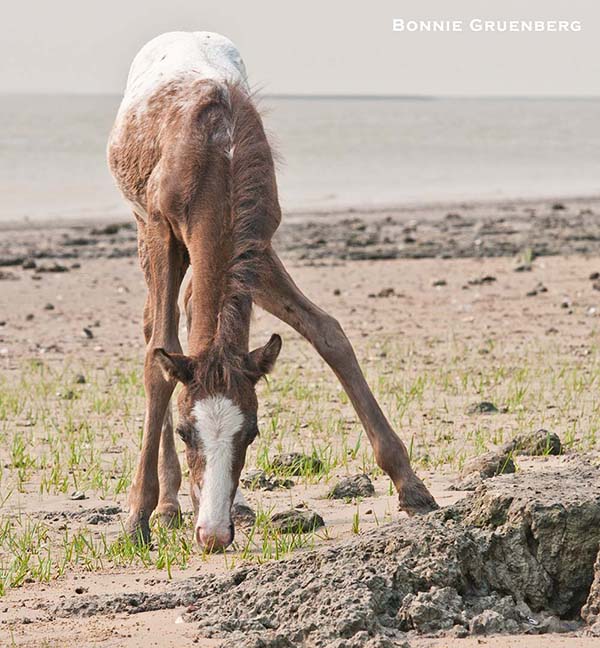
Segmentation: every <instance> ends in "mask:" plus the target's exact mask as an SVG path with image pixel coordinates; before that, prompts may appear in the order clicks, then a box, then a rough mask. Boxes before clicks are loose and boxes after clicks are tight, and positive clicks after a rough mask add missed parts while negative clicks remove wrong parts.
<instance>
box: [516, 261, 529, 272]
mask: <svg viewBox="0 0 600 648" xmlns="http://www.w3.org/2000/svg"><path fill="white" fill-rule="evenodd" d="M515 272H531V263H520V264H519V265H518V266H515Z"/></svg>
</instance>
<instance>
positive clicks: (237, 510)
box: [231, 503, 256, 527]
mask: <svg viewBox="0 0 600 648" xmlns="http://www.w3.org/2000/svg"><path fill="white" fill-rule="evenodd" d="M231 520H232V522H233V523H234V524H235V526H236V527H237V526H239V527H251V526H252V525H253V524H254V523H255V522H256V513H255V512H254V511H253V510H252V509H251V508H250V507H249V506H247V505H246V504H237V503H234V505H233V506H232V507H231Z"/></svg>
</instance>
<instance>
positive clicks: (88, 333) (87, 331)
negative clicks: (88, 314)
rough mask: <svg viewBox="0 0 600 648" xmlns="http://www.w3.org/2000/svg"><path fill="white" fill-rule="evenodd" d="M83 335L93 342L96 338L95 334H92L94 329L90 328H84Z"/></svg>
mask: <svg viewBox="0 0 600 648" xmlns="http://www.w3.org/2000/svg"><path fill="white" fill-rule="evenodd" d="M83 335H84V337H86V338H87V339H88V340H91V339H92V338H93V337H94V333H93V332H92V329H90V328H88V327H87V326H84V327H83Z"/></svg>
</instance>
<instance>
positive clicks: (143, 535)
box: [125, 515, 150, 546]
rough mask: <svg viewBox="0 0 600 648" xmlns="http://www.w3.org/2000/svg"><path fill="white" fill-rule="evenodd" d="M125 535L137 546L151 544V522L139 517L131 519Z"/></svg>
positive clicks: (128, 521) (126, 526)
mask: <svg viewBox="0 0 600 648" xmlns="http://www.w3.org/2000/svg"><path fill="white" fill-rule="evenodd" d="M125 533H126V534H127V535H128V536H129V539H130V540H131V542H133V544H135V545H138V546H141V545H147V544H150V520H149V519H148V518H146V517H140V516H138V515H136V516H135V517H130V518H129V519H128V520H127V524H126V525H125Z"/></svg>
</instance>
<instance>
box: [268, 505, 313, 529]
mask: <svg viewBox="0 0 600 648" xmlns="http://www.w3.org/2000/svg"><path fill="white" fill-rule="evenodd" d="M271 522H272V524H273V526H274V527H275V528H276V529H277V530H278V531H280V532H281V533H310V532H311V531H314V530H315V529H319V528H321V527H323V526H325V521H324V520H323V518H322V517H321V516H320V515H319V514H318V513H315V512H314V511H297V510H296V509H290V510H289V511H283V512H282V513H276V514H275V515H273V517H272V518H271Z"/></svg>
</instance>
